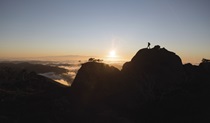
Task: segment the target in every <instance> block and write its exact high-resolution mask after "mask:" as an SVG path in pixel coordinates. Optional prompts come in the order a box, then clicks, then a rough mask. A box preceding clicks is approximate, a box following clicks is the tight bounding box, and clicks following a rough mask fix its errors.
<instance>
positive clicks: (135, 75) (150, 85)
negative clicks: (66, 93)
mask: <svg viewBox="0 0 210 123" xmlns="http://www.w3.org/2000/svg"><path fill="white" fill-rule="evenodd" d="M209 78H210V77H208V65H203V64H201V65H200V66H193V65H191V64H186V65H182V61H181V59H180V57H179V56H177V55H176V54H175V53H173V52H171V51H168V50H166V49H165V48H160V46H155V47H154V48H152V49H141V50H139V51H138V52H137V54H136V55H135V56H134V57H133V58H132V59H131V61H130V62H127V63H125V64H124V65H123V68H122V70H121V71H119V70H117V69H116V68H114V67H110V66H108V65H106V64H103V63H96V62H88V63H85V64H83V65H82V67H81V69H80V70H79V72H78V74H77V76H76V78H75V81H74V83H73V84H72V87H71V89H72V91H71V94H72V102H73V103H72V104H73V106H74V108H73V109H74V111H75V113H74V115H73V116H75V117H77V119H76V120H78V117H82V119H83V120H81V122H84V121H86V120H89V121H95V122H99V121H101V119H107V120H108V121H109V122H110V121H111V122H113V121H114V122H122V119H123V121H126V122H182V121H183V122H198V121H210V119H209V118H208V116H207V115H208V111H210V108H207V107H208V103H209V101H208V100H207V99H209V95H210V91H209V89H210V84H209V83H210V81H209V80H210V79H209ZM200 80H201V81H202V82H201V81H200ZM204 102H205V103H204ZM107 112H108V113H107ZM198 112H202V113H198ZM99 114H100V115H99Z"/></svg>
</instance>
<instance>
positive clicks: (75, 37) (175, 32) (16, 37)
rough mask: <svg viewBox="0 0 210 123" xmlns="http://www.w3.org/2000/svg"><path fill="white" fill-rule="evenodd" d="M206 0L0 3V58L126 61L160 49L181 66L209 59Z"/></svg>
mask: <svg viewBox="0 0 210 123" xmlns="http://www.w3.org/2000/svg"><path fill="white" fill-rule="evenodd" d="M209 6H210V1H209V0H0V58H3V57H26V56H27V57H28V56H31V57H33V56H54V55H56V56H57V55H70V54H73V55H86V56H91V55H93V56H106V55H108V52H109V51H110V50H112V49H114V50H116V53H117V54H118V55H119V56H120V57H122V58H128V59H129V58H131V57H132V56H133V55H134V54H135V53H136V52H137V51H138V50H139V49H141V48H143V47H146V46H147V42H148V41H149V42H150V43H151V46H152V47H153V46H154V45H157V44H158V45H160V46H162V47H165V48H166V49H168V50H170V51H174V52H176V54H178V55H179V56H180V57H181V58H182V59H183V62H192V63H198V62H200V61H201V59H202V58H208V59H210V7H209Z"/></svg>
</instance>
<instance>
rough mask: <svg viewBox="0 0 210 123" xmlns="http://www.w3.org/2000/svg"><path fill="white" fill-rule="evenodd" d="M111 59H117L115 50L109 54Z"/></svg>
mask: <svg viewBox="0 0 210 123" xmlns="http://www.w3.org/2000/svg"><path fill="white" fill-rule="evenodd" d="M109 57H111V58H115V57H116V52H115V50H112V51H110V52H109Z"/></svg>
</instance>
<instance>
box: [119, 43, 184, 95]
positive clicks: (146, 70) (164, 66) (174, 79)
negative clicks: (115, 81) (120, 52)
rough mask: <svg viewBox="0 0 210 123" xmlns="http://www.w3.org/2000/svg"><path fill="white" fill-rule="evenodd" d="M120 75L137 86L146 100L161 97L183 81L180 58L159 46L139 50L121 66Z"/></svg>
mask: <svg viewBox="0 0 210 123" xmlns="http://www.w3.org/2000/svg"><path fill="white" fill-rule="evenodd" d="M122 74H123V77H124V80H126V81H127V83H129V84H130V83H133V85H137V86H138V87H139V88H138V89H139V90H141V91H142V92H141V93H142V95H144V96H145V97H146V98H149V97H150V96H152V97H151V98H155V96H161V94H163V93H166V92H167V91H171V90H173V89H176V88H177V87H179V85H181V84H182V83H183V82H184V80H185V71H184V68H183V66H182V61H181V59H180V57H179V56H177V55H176V54H175V53H173V52H170V51H168V50H166V49H165V48H160V47H159V46H155V47H154V48H152V49H146V48H145V49H141V50H139V51H138V52H137V53H136V55H135V56H134V57H133V58H132V60H131V61H130V62H127V63H125V64H124V65H123V69H122ZM151 94H152V95H151Z"/></svg>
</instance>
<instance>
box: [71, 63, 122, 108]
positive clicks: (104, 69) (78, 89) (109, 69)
mask: <svg viewBox="0 0 210 123" xmlns="http://www.w3.org/2000/svg"><path fill="white" fill-rule="evenodd" d="M119 74H120V71H119V70H118V69H117V68H115V67H113V66H109V65H107V64H104V63H98V62H87V63H84V64H82V67H81V68H80V69H79V71H78V73H77V76H76V78H75V80H74V82H73V84H72V85H71V91H72V93H71V94H72V95H73V97H74V101H77V104H78V103H81V105H89V104H91V105H92V104H93V103H94V104H95V103H99V102H103V101H105V100H106V99H107V98H109V97H110V96H111V95H112V94H113V93H114V91H116V88H117V86H118V84H117V83H118V82H117V81H118V77H119Z"/></svg>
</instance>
